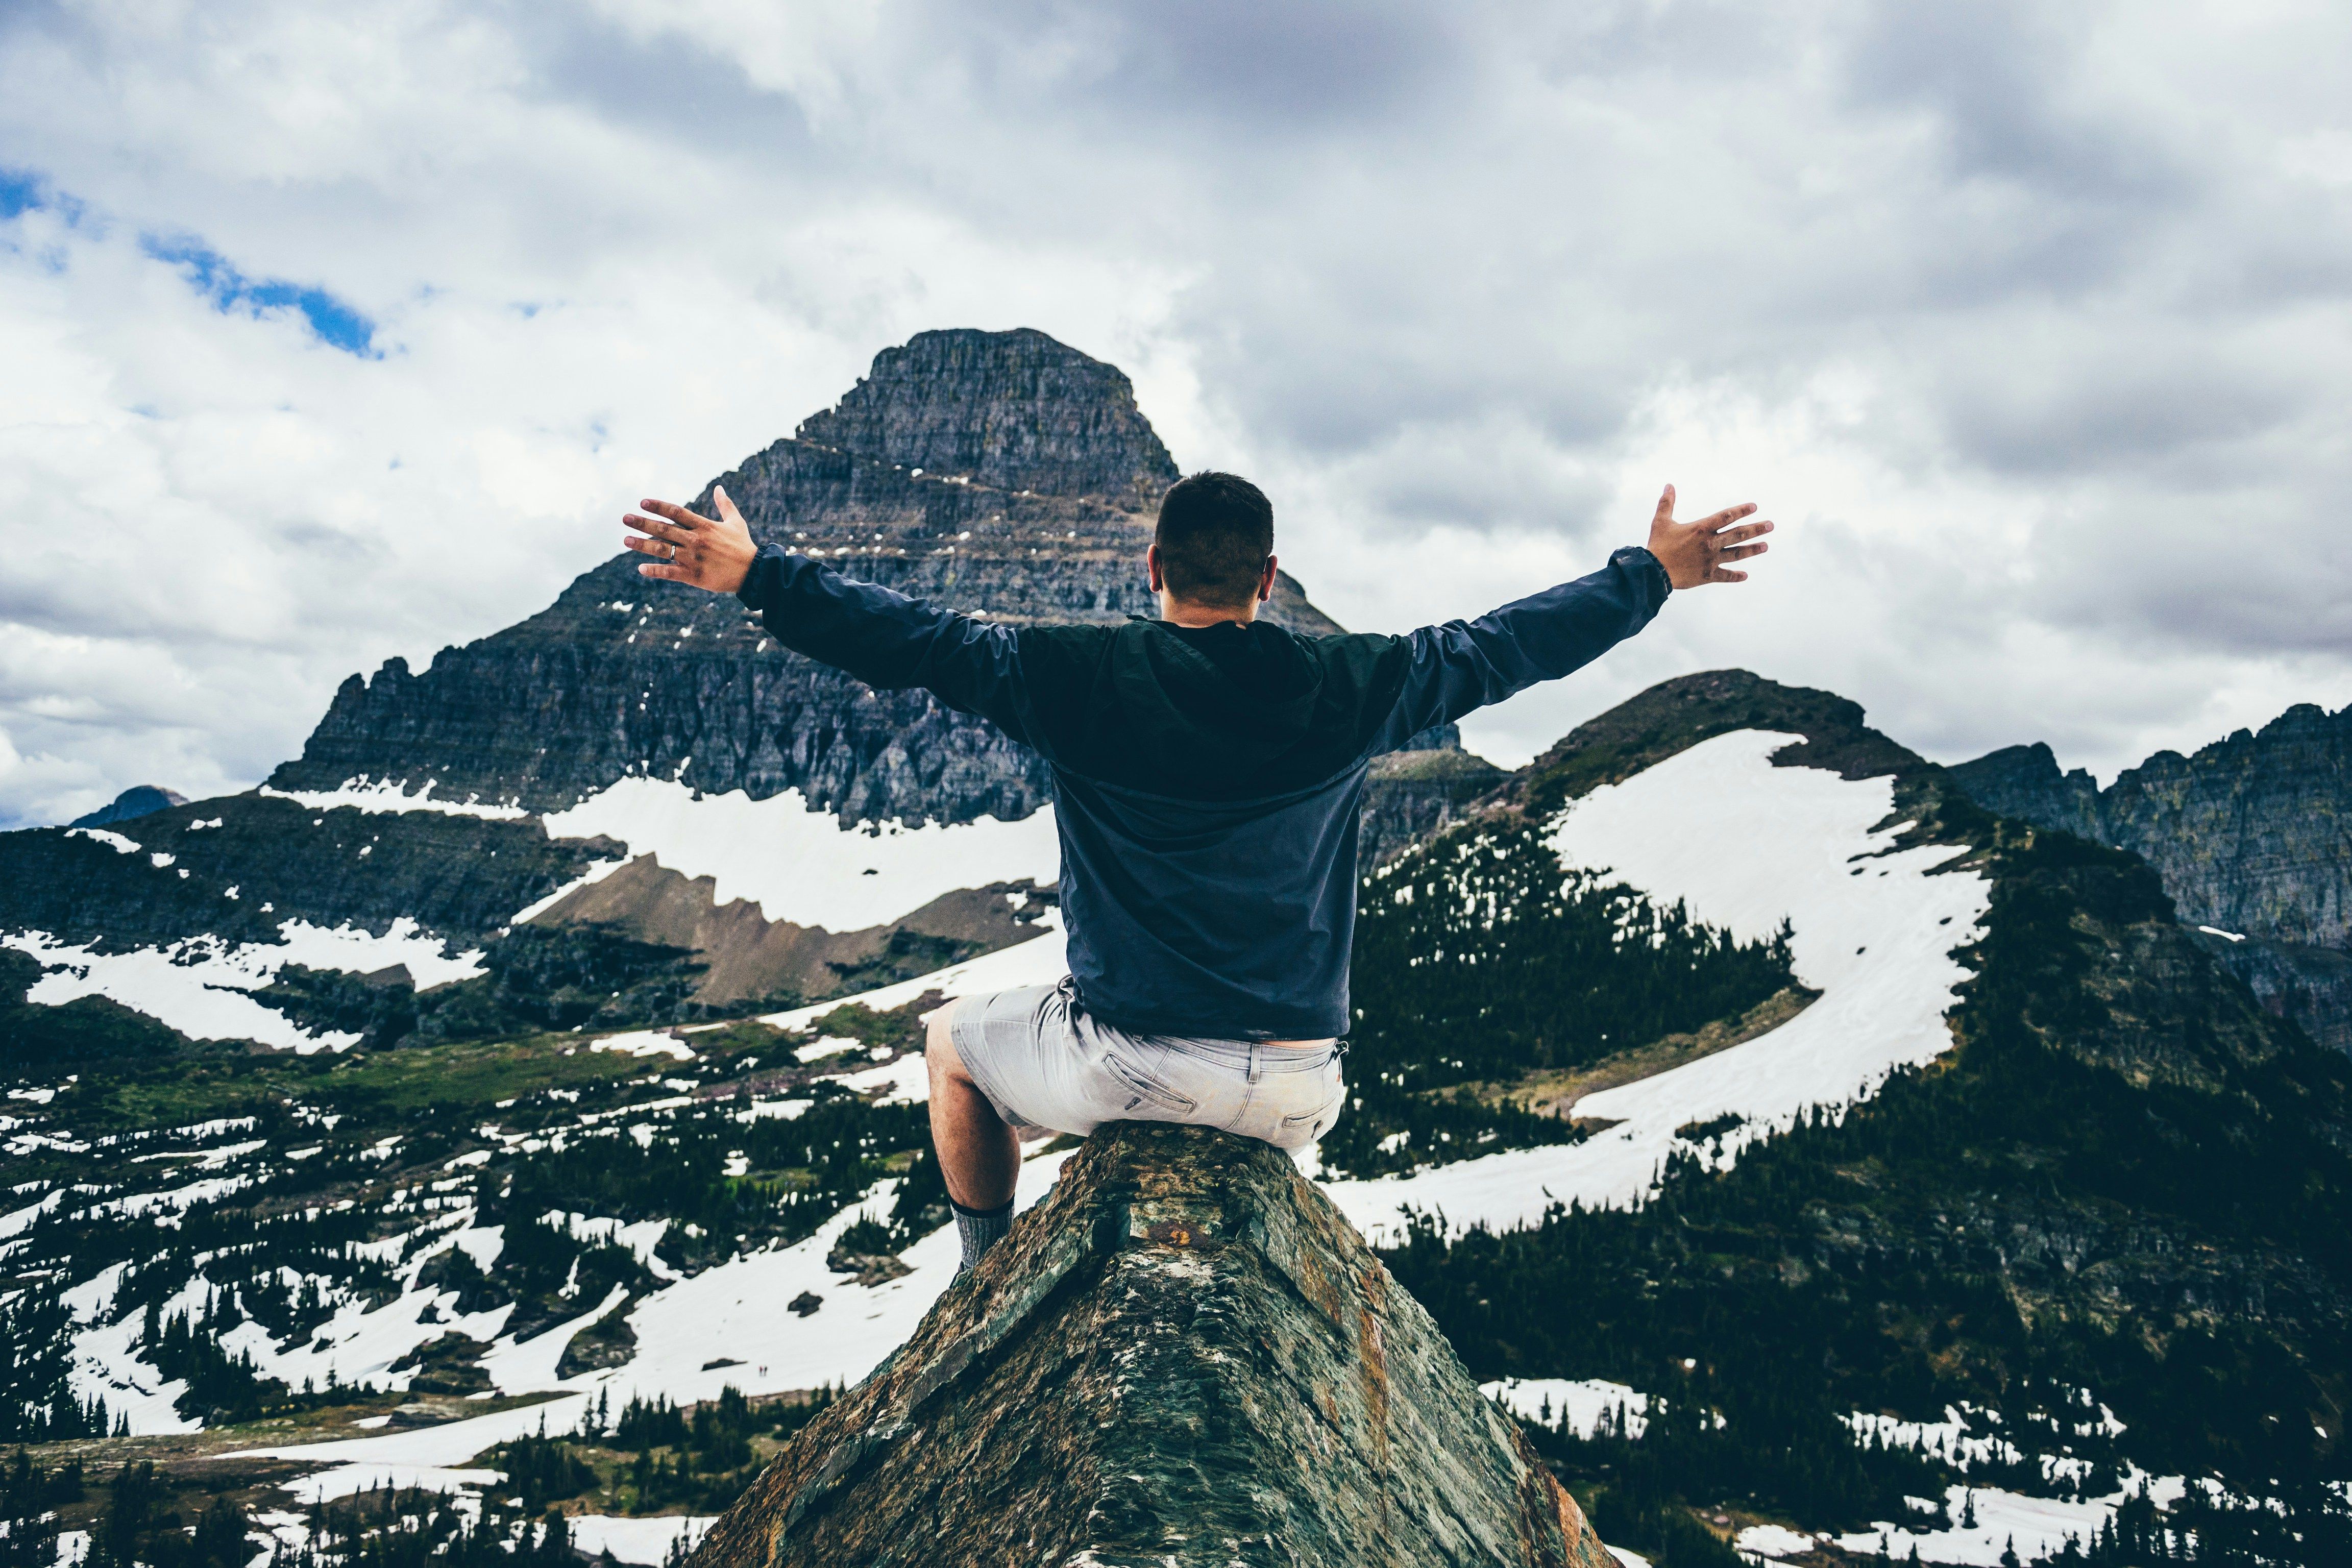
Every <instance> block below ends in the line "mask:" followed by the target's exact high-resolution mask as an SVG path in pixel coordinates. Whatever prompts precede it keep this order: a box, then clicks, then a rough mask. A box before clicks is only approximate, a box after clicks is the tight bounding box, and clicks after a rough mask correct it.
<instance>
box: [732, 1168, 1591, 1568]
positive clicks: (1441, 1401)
mask: <svg viewBox="0 0 2352 1568" xmlns="http://www.w3.org/2000/svg"><path fill="white" fill-rule="evenodd" d="M693 1563H694V1568H771V1565H774V1568H783V1565H786V1564H820V1563H822V1564H852V1563H854V1564H858V1565H860V1568H865V1565H867V1564H873V1565H877V1568H879V1565H884V1564H894V1563H908V1564H915V1563H920V1564H925V1565H927V1568H947V1565H950V1564H960V1563H1006V1564H1011V1563H1020V1564H1024V1568H1025V1565H1030V1564H1036V1565H1041V1568H1042V1565H1058V1564H1072V1565H1075V1564H1080V1563H1084V1564H1091V1565H1098V1568H1109V1565H1112V1564H1137V1565H1140V1564H1145V1563H1150V1564H1154V1565H1171V1568H1173V1565H1183V1564H1192V1563H1202V1564H1207V1563H1215V1564H1219V1565H1220V1568H1223V1565H1225V1564H1233V1563H1250V1564H1255V1563H1268V1564H1272V1563H1281V1564H1285V1565H1286V1568H1312V1565H1320V1564H1332V1565H1337V1564H1342V1563H1345V1564H1358V1563H1383V1564H1399V1565H1417V1564H1432V1565H1434V1564H1441V1563H1443V1564H1449V1565H1450V1564H1471V1563H1477V1564H1482V1565H1484V1564H1496V1563H1528V1564H1534V1563H1545V1564H1551V1563H1558V1564H1574V1565H1576V1568H1613V1564H1612V1560H1611V1558H1610V1557H1609V1554H1608V1552H1607V1549H1606V1548H1605V1547H1603V1546H1602V1545H1601V1542H1600V1541H1599V1539H1598V1538H1597V1537H1596V1536H1595V1535H1594V1534H1593V1533H1592V1531H1591V1526H1590V1525H1588V1524H1587V1523H1586V1522H1585V1520H1584V1516H1583V1514H1582V1513H1581V1512H1580V1510H1578V1508H1577V1506H1576V1503H1575V1501H1574V1500H1572V1499H1571V1498H1570V1497H1569V1495H1568V1494H1567V1493H1566V1492H1565V1491H1564V1490H1562V1489H1561V1488H1560V1487H1559V1483H1558V1482H1557V1481H1555V1480H1554V1479H1552V1477H1551V1475H1550V1473H1549V1471H1547V1470H1546V1469H1545V1468H1544V1467H1543V1466H1542V1464H1541V1463H1540V1462H1539V1461H1538V1459H1537V1458H1536V1457H1535V1455H1534V1454H1533V1453H1532V1452H1531V1451H1530V1450H1529V1449H1528V1446H1527V1444H1526V1442H1525V1441H1524V1440H1523V1439H1522V1438H1521V1437H1520V1436H1519V1434H1518V1432H1517V1428H1516V1427H1515V1426H1513V1425H1512V1423H1511V1421H1510V1419H1509V1418H1508V1417H1507V1415H1504V1414H1503V1413H1502V1412H1500V1411H1498V1410H1497V1409H1496V1408H1495V1407H1494V1405H1491V1404H1490V1403H1489V1402H1488V1401H1487V1400H1486V1399H1485V1398H1484V1397H1483V1396H1482V1395H1481V1394H1479V1393H1478V1390H1477V1388H1476V1386H1475V1384H1473V1382H1472V1381H1471V1378H1470V1374H1469V1373H1468V1372H1467V1371H1465V1369H1464V1367H1463V1365H1462V1363H1461V1362H1460V1360H1459V1359H1458V1358H1456V1357H1455V1355H1454V1351H1453V1349H1452V1347H1451V1346H1449V1345H1448V1344H1447V1343H1446V1342H1445V1339H1444V1335H1442V1334H1441V1333H1440V1332H1439V1331H1438V1329H1437V1326H1436V1324H1435V1323H1433V1321H1431V1320H1430V1317H1429V1315H1428V1314H1427V1313H1426V1312H1424V1311H1423V1310H1422V1309H1421V1306H1420V1304H1419V1303H1417V1302H1416V1301H1414V1300H1412V1297H1410V1296H1409V1295H1407V1294H1406V1293H1405V1292H1404V1291H1403V1290H1402V1289H1401V1288H1399V1287H1398V1286H1397V1285H1396V1284H1395V1282H1394V1281H1393V1280H1392V1279H1391V1278H1390V1276H1389V1273H1388V1270H1387V1269H1386V1268H1383V1267H1382V1266H1381V1262H1380V1260H1379V1259H1378V1258H1375V1257H1374V1256H1373V1255H1372V1253H1371V1252H1370V1249H1369V1248H1368V1247H1365V1245H1364V1243H1363V1241H1362V1239H1361V1238H1360V1237H1358V1236H1357V1235H1356V1233H1355V1231H1354V1229H1353V1228H1352V1227H1351V1226H1349V1224H1348V1222H1347V1220H1346V1219H1345V1218H1343V1217H1342V1216H1341V1215H1340V1214H1339V1211H1338V1210H1337V1209H1336V1208H1334V1207H1333V1206H1332V1205H1331V1203H1330V1202H1329V1200H1328V1199H1327V1198H1325V1197H1324V1196H1323V1194H1321V1193H1320V1192H1318V1190H1317V1189H1316V1188H1315V1187H1314V1186H1312V1185H1311V1184H1308V1183H1307V1182H1306V1181H1305V1180H1303V1179H1301V1178H1300V1176H1299V1175H1298V1173H1297V1171H1296V1169H1294V1168H1293V1166H1292V1165H1291V1163H1290V1162H1289V1161H1288V1160H1287V1159H1286V1157H1284V1156H1283V1155H1282V1154H1281V1153H1279V1152H1276V1151H1275V1150H1273V1149H1271V1148H1268V1147H1266V1146H1265V1145H1264V1144H1261V1143H1255V1142H1249V1141H1247V1140H1244V1139H1239V1138H1234V1137H1231V1136H1228V1135H1226V1134H1224V1133H1221V1132H1216V1131H1207V1130H1202V1129H1195V1128H1174V1127H1162V1126H1157V1125H1152V1124H1149V1123H1124V1124H1118V1125H1114V1126H1112V1127H1109V1128H1106V1129H1105V1130H1104V1131H1102V1132H1100V1133H1098V1134H1097V1136H1095V1137H1094V1138H1093V1139H1091V1140H1089V1141H1088V1142H1087V1146H1086V1147H1085V1148H1084V1149H1083V1150H1081V1151H1080V1152H1078V1153H1076V1155H1074V1156H1073V1157H1072V1158H1071V1160H1070V1162H1069V1163H1068V1165H1067V1166H1066V1168H1065V1169H1064V1171H1063V1173H1062V1176H1061V1179H1060V1181H1059V1182H1058V1184H1056V1185H1055V1190H1054V1192H1053V1194H1051V1195H1050V1196H1049V1197H1048V1198H1047V1199H1046V1201H1045V1203H1043V1204H1040V1205H1038V1206H1037V1207H1036V1208H1035V1209H1034V1210H1032V1211H1031V1212H1030V1213H1029V1214H1028V1215H1024V1217H1023V1218H1022V1219H1021V1220H1020V1221H1019V1222H1017V1223H1016V1224H1015V1225H1014V1226H1013V1232H1012V1234H1011V1235H1010V1236H1009V1237H1006V1239H1005V1240H1004V1241H1003V1243H1002V1244H1000V1245H999V1246H998V1247H996V1248H995V1250H994V1251H992V1253H991V1254H990V1255H989V1257H988V1258H986V1259H985V1260H984V1262H983V1263H982V1266H981V1268H978V1269H977V1270H975V1271H974V1272H973V1273H972V1274H971V1276H968V1277H967V1278H966V1279H964V1280H963V1281H962V1282H961V1284H959V1285H958V1286H957V1287H956V1288H955V1289H951V1290H950V1291H949V1292H948V1293H947V1295H946V1296H944V1297H942V1298H941V1299H940V1302H939V1304H938V1305H937V1306H936V1307H934V1308H933V1309H932V1310H931V1313H930V1315H929V1317H928V1318H926V1319H925V1320H924V1321H923V1324H922V1326H921V1328H919V1330H917V1331H916V1332H915V1335H914V1337H913V1338H912V1339H910V1340H908V1342H907V1343H906V1344H905V1345H904V1346H902V1347H901V1348H900V1349H899V1351H898V1353H897V1354H895V1355H894V1356H892V1357H891V1358H890V1360H889V1361H888V1362H887V1363H884V1365H883V1366H882V1367H880V1368H879V1369H878V1370H877V1371H876V1372H875V1373H874V1374H873V1375H872V1376H870V1377H868V1378H867V1379H866V1382H865V1383H864V1384H860V1385H859V1386H858V1387H857V1389H856V1391H854V1392H853V1393H852V1394H849V1395H848V1396H847V1397H846V1398H845V1399H843V1400H841V1401H839V1402H838V1403H836V1404H835V1405H832V1406H830V1407H829V1408H828V1409H827V1410H826V1411H825V1412H824V1414H823V1415H820V1416H818V1417H817V1418H816V1419H815V1420H814V1421H813V1422H811V1423H810V1424H809V1425H808V1426H806V1427H804V1428H803V1430H802V1431H801V1432H800V1433H799V1434H797V1435H796V1436H794V1437H793V1441H792V1443H791V1445H790V1446H789V1447H786V1448H785V1450H784V1451H783V1453H782V1455H780V1456H779V1457H778V1458H777V1459H776V1461H775V1462H774V1463H773V1464H772V1465H771V1466H770V1467H769V1468H768V1469H767V1470H766V1472H765V1473H764V1474H762V1475H761V1478H760V1479H759V1480H758V1481H756V1482H755V1483H753V1485H752V1486H751V1489H750V1490H748V1491H747V1492H746V1493H745V1494H744V1496H743V1497H742V1499H741V1500H740V1501H738V1502H737V1503H736V1505H735V1507H734V1508H733V1509H731V1510H729V1512H728V1514H727V1515H726V1517H725V1518H723V1519H721V1520H720V1521H719V1523H718V1524H717V1525H716V1526H714V1527H713V1528H712V1530H711V1531H710V1533H709V1536H708V1537H707V1538H706V1539H705V1541H704V1542H703V1544H702V1546H701V1547H700V1549H699V1550H698V1552H697V1553H696V1554H695V1557H694V1559H693Z"/></svg>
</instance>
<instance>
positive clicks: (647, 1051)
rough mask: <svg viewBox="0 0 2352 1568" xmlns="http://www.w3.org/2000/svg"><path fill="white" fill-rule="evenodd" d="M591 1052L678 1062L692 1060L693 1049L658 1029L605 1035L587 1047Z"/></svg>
mask: <svg viewBox="0 0 2352 1568" xmlns="http://www.w3.org/2000/svg"><path fill="white" fill-rule="evenodd" d="M588 1048H589V1049H590V1050H592V1051H626V1052H628V1054H629V1055H631V1056H633V1057H675V1058H677V1059H678V1060H679V1061H682V1062H690V1061H692V1060H693V1059H694V1047H691V1046H689V1045H688V1044H687V1043H686V1042H685V1041H683V1040H676V1039H672V1038H671V1037H669V1036H667V1035H665V1034H663V1033H662V1032H661V1031H659V1030H658V1029H637V1030H635V1031H632V1032H631V1033H629V1034H625V1035H607V1036H605V1037H604V1038H603V1039H601V1040H598V1041H596V1042H595V1043H594V1044H593V1045H591V1046H590V1047H588Z"/></svg>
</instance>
